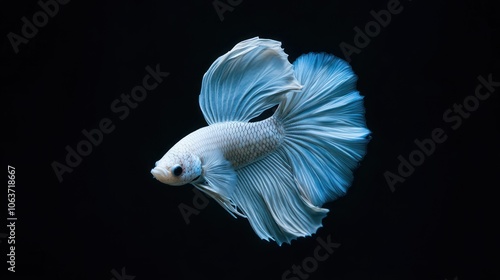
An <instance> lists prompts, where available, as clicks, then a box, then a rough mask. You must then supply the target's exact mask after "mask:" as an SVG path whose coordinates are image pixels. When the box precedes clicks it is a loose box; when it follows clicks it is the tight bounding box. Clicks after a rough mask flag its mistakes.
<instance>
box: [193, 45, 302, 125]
mask: <svg viewBox="0 0 500 280" xmlns="http://www.w3.org/2000/svg"><path fill="white" fill-rule="evenodd" d="M287 57H288V55H287V54H286V53H285V52H284V51H283V49H282V48H281V43H280V42H278V41H274V40H269V39H260V38H258V37H255V38H252V39H248V40H245V41H242V42H240V43H238V44H237V45H236V46H234V48H233V49H231V50H230V51H229V52H227V53H226V54H224V55H223V56H221V57H219V58H218V59H217V60H215V62H214V63H213V64H212V65H211V66H210V68H209V69H208V70H207V72H206V73H205V75H204V76H203V82H202V86H201V93H200V97H199V102H200V108H201V111H202V112H203V116H204V117H205V120H206V121H207V123H208V124H213V123H217V122H226V121H243V122H247V121H249V120H251V119H252V118H255V117H257V116H259V115H260V114H261V113H262V112H264V111H265V110H266V109H269V108H271V107H273V106H274V105H276V104H278V103H279V102H280V101H281V99H282V96H283V95H284V94H286V93H288V92H290V91H294V90H299V89H300V88H301V85H300V84H299V82H298V81H297V79H295V76H294V74H293V69H292V64H291V63H290V62H288V59H287Z"/></svg>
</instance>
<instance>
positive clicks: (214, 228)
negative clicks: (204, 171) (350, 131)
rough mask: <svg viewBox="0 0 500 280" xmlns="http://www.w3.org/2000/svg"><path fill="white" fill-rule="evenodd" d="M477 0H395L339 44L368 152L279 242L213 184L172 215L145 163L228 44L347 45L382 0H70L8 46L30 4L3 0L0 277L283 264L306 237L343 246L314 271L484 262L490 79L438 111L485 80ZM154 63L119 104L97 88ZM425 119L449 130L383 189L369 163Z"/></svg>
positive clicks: (490, 19)
mask: <svg viewBox="0 0 500 280" xmlns="http://www.w3.org/2000/svg"><path fill="white" fill-rule="evenodd" d="M223 2H224V1H223ZM493 2H494V1H411V2H410V1H402V2H401V5H402V7H403V11H402V12H401V13H400V14H398V15H393V16H392V18H391V21H390V24H389V25H388V26H387V27H385V28H382V30H381V32H380V34H379V35H378V36H375V37H374V38H372V40H371V42H370V43H369V44H368V45H367V46H366V47H365V48H363V49H362V50H361V52H360V53H359V54H353V55H352V56H351V58H352V61H351V65H352V67H353V69H354V71H355V72H356V74H357V75H358V78H359V80H358V88H359V90H360V92H361V93H362V94H363V95H364V96H365V105H366V118H367V124H368V127H369V129H370V130H371V131H372V132H373V134H372V136H373V139H372V141H371V142H370V144H369V146H368V153H367V156H366V157H365V159H364V160H363V161H362V163H361V166H360V168H359V169H358V170H357V171H356V173H355V180H354V183H353V185H352V187H351V188H350V190H349V192H348V193H347V195H346V196H345V197H343V198H341V199H339V200H337V201H335V202H331V203H328V204H327V205H326V207H328V208H329V209H330V210H331V211H330V214H329V215H328V217H327V218H325V219H324V220H323V223H324V227H323V228H321V229H320V230H319V231H318V232H317V233H316V235H314V236H313V237H310V238H301V239H299V240H297V241H294V242H292V244H291V245H288V244H286V245H283V246H281V247H280V246H278V245H276V244H275V243H273V242H266V241H262V240H260V239H259V238H258V237H257V236H256V235H255V234H254V232H253V230H252V229H251V228H250V225H249V224H248V222H247V221H246V220H245V219H241V218H240V219H234V218H232V217H231V216H230V215H229V214H228V213H227V212H226V211H225V210H223V209H222V208H221V207H220V206H219V205H218V204H217V203H215V202H214V201H210V203H209V204H208V206H207V207H206V208H205V209H203V210H201V211H200V213H199V214H198V215H193V216H191V217H190V221H191V222H190V224H189V225H186V223H185V221H184V219H183V217H182V215H181V214H180V212H179V209H178V206H179V204H181V203H185V204H186V205H191V206H192V205H193V202H192V199H193V196H194V193H193V192H192V187H191V186H183V187H169V186H166V185H163V184H161V183H159V182H158V181H156V180H155V179H153V178H152V176H151V174H150V169H151V168H152V167H153V166H154V162H155V161H156V160H158V159H159V158H160V157H161V156H162V155H163V154H164V153H165V152H166V151H167V150H168V149H169V148H170V147H171V146H172V145H173V144H175V143H176V141H178V140H179V139H181V138H182V137H183V136H185V135H186V134H187V133H189V132H191V131H193V130H195V129H197V128H200V127H202V126H204V125H206V124H205V121H204V119H203V116H202V114H201V111H200V109H199V106H198V94H199V91H200V86H201V79H202V76H203V74H204V72H205V71H206V70H207V69H208V67H209V66H210V64H211V63H212V62H213V61H214V60H215V59H216V58H217V57H218V56H220V55H222V54H224V53H225V52H227V51H228V50H229V49H231V48H232V47H233V46H234V45H235V44H236V43H238V42H240V41H241V40H244V39H248V38H251V37H254V36H260V37H262V38H271V39H275V40H278V41H281V42H282V43H283V47H284V49H285V52H287V53H288V54H289V59H290V61H292V62H293V60H295V59H296V58H297V57H298V56H299V55H301V54H303V53H307V52H311V51H314V52H328V53H332V54H335V55H337V56H340V57H344V56H343V54H342V51H341V49H340V48H339V45H340V43H341V42H345V43H348V44H351V45H354V36H355V31H354V30H353V28H354V27H356V26H357V27H359V28H361V29H363V28H364V27H365V25H366V23H368V22H370V21H372V20H373V17H372V16H371V15H370V11H371V10H375V11H379V10H381V9H386V7H387V3H388V1H349V2H348V1H329V3H326V1H325V2H320V1H307V2H306V1H273V2H265V3H262V2H259V3H256V2H255V1H247V0H245V1H243V2H242V3H241V4H240V5H237V6H236V7H234V10H233V11H228V12H225V13H224V14H223V16H224V20H223V21H221V20H220V19H219V17H218V15H217V12H216V10H215V9H214V7H213V5H212V1H170V2H168V1H109V2H103V1H75V0H73V1H71V2H69V3H68V4H66V5H64V6H61V7H60V10H59V12H58V14H57V15H56V16H55V17H53V18H51V19H50V20H49V21H48V24H47V25H46V26H44V27H43V28H40V29H39V31H38V33H37V34H36V36H34V37H33V38H32V39H29V42H28V43H27V44H21V45H20V46H19V53H18V54H15V53H14V51H13V49H12V46H11V44H10V43H9V40H8V39H7V34H8V33H9V32H14V33H16V34H21V27H22V25H23V22H22V21H21V18H22V17H23V16H26V17H27V18H29V19H31V18H32V15H33V14H34V13H35V12H37V11H39V10H40V7H39V6H38V4H37V3H36V1H29V2H28V1H24V3H23V2H18V5H17V7H6V6H4V5H6V3H4V4H3V5H2V6H4V7H2V11H1V13H2V14H1V21H2V26H1V27H2V36H3V37H2V38H3V39H2V48H1V53H2V61H1V65H2V67H3V68H4V70H5V71H4V72H3V74H2V83H1V85H0V86H1V93H2V104H3V110H2V112H3V113H4V115H3V121H4V126H3V130H4V136H3V137H2V153H3V160H4V162H3V163H4V167H5V166H6V165H7V164H9V165H12V166H15V167H16V183H17V186H16V190H17V192H16V214H17V217H18V221H17V227H16V245H17V247H16V270H17V272H16V273H15V275H14V274H12V273H10V272H9V273H8V272H7V264H6V263H5V259H6V256H5V255H6V254H7V242H6V239H3V240H2V241H3V242H2V243H1V244H0V248H1V254H2V255H1V256H0V260H2V265H1V268H2V272H1V273H2V275H3V274H4V272H5V275H7V278H4V277H3V276H2V279H11V278H12V279H13V276H18V277H19V278H21V277H25V278H24V279H54V280H55V279H65V280H67V279H105V280H109V279H112V278H113V274H112V272H111V271H112V270H113V269H115V270H116V271H118V272H120V271H121V269H122V268H125V269H126V274H127V275H133V276H135V279H136V280H144V279H148V280H152V279H281V277H282V275H283V273H284V272H285V271H286V270H288V269H291V267H292V265H294V264H296V265H301V263H302V261H303V260H304V259H305V258H307V257H310V256H313V252H314V249H315V248H316V246H317V245H318V242H317V241H316V237H317V236H320V237H322V238H324V239H325V238H326V237H327V236H330V237H331V239H332V241H333V242H337V243H340V244H341V246H340V247H339V248H338V249H336V250H335V252H334V253H333V254H331V255H330V257H329V258H328V259H327V260H326V261H324V262H320V263H319V265H318V269H317V270H316V271H314V272H312V273H310V275H309V278H308V279H312V280H314V279H440V280H441V279H460V280H462V279H499V276H500V274H499V272H498V249H499V246H498V241H497V238H498V236H499V235H498V230H495V229H494V226H495V224H498V218H497V217H496V216H497V215H496V214H497V213H498V207H495V206H496V205H495V204H497V203H498V202H497V198H496V196H495V195H494V194H495V191H496V190H497V189H498V187H499V186H500V184H499V180H498V167H499V164H498V158H499V148H498V143H499V140H500V137H499V133H498V132H499V118H498V115H497V112H498V111H499V109H500V108H499V97H498V92H500V88H497V91H495V92H494V93H492V95H491V97H490V98H489V99H487V100H485V101H482V102H481V103H480V105H479V107H478V109H477V110H476V111H474V112H472V113H471V115H470V117H469V118H468V119H464V120H463V123H462V124H461V126H460V127H459V128H458V129H456V130H453V129H451V124H452V123H447V122H445V121H444V120H443V113H444V112H445V111H446V110H448V109H450V108H452V106H453V104H454V103H457V104H461V103H462V102H463V100H464V98H465V97H467V96H470V95H472V94H474V90H475V88H476V85H478V84H479V82H478V80H477V77H478V76H479V75H482V76H483V77H487V76H488V75H489V74H490V73H491V74H493V79H494V80H497V81H499V80H500V74H499V73H500V71H499V70H500V69H499V65H500V63H499V62H500V61H499V50H500V42H499V37H498V31H499V29H498V27H499V26H500V25H499V24H498V23H499V22H498V15H499V13H498V12H499V10H498V9H495V8H494V7H493ZM156 64H160V68H161V70H162V71H166V72H169V73H170V76H169V77H167V78H165V80H164V81H163V82H162V83H161V84H160V85H159V86H158V88H156V89H155V90H153V91H151V92H150V93H149V94H148V96H147V98H146V99H145V100H144V101H142V102H140V103H139V105H138V107H137V108H135V109H132V110H131V111H130V114H129V115H128V116H127V117H126V118H125V119H124V120H120V119H119V118H118V117H119V114H116V113H113V112H112V111H111V109H110V105H111V103H112V102H113V101H114V100H115V99H117V98H119V97H120V95H121V94H122V93H126V94H129V93H130V91H131V89H132V88H133V87H134V86H136V85H140V84H141V83H142V78H143V77H144V76H145V75H146V74H147V72H146V70H145V67H146V66H148V65H150V66H152V67H153V68H154V66H155V65H156ZM103 118H109V119H111V120H112V121H113V124H114V125H115V126H116V128H115V130H114V131H113V132H111V133H109V134H106V135H105V136H104V139H103V141H102V143H101V144H100V145H99V146H97V147H94V148H93V151H92V153H91V154H90V155H89V156H87V157H84V158H83V160H82V162H81V164H79V165H78V166H77V167H76V168H74V170H73V172H72V173H66V174H64V175H63V179H64V180H63V182H61V183H60V182H59V181H58V180H57V177H56V175H55V173H54V171H53V170H52V167H51V164H52V163H53V162H54V161H58V162H60V163H64V162H65V156H66V151H65V147H66V146H67V145H69V146H71V147H73V148H75V147H76V145H77V143H78V142H80V141H81V140H83V139H85V138H84V136H83V135H82V133H81V131H82V130H83V129H87V130H91V129H95V128H97V127H98V126H99V122H100V121H101V120H102V119H103ZM438 127H439V128H443V129H444V130H445V132H446V134H447V136H448V138H447V140H446V141H445V142H444V143H442V144H439V145H437V147H436V151H435V152H434V153H433V154H432V155H431V156H429V157H427V158H426V159H425V162H424V163H423V164H422V165H421V166H419V167H417V168H416V169H415V171H414V173H413V174H412V175H411V176H410V177H408V178H407V179H406V181H405V182H403V183H398V184H397V185H396V186H395V188H396V191H395V192H391V190H390V189H389V187H388V184H387V182H386V180H385V178H384V172H386V171H390V172H393V173H397V168H398V164H399V160H398V156H399V155H402V156H403V157H405V158H408V155H409V154H410V152H412V151H413V150H415V149H416V146H415V144H414V143H413V141H414V140H415V139H424V138H429V137H430V136H431V132H432V130H433V129H434V128H438ZM4 182H5V183H4V184H5V185H7V179H5V181H4ZM4 190H5V189H4ZM1 193H3V195H2V196H4V195H5V196H4V197H2V198H1V201H2V203H1V204H0V205H1V207H2V208H3V209H2V210H1V213H6V208H7V203H6V200H7V195H6V191H4V192H1ZM3 215H4V214H2V217H4V216H3ZM2 220H3V221H5V218H2ZM2 224H6V222H2ZM1 232H7V229H6V228H5V226H1V227H0V233H1ZM28 277H29V278H28ZM455 277H457V278H455ZM290 279H293V278H290ZM117 280H118V279H117Z"/></svg>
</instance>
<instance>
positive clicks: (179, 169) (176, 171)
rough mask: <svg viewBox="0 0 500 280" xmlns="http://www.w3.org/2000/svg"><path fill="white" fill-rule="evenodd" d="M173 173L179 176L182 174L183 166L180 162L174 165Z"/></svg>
mask: <svg viewBox="0 0 500 280" xmlns="http://www.w3.org/2000/svg"><path fill="white" fill-rule="evenodd" d="M172 173H173V174H174V176H179V175H181V174H182V167H181V166H180V165H178V164H176V165H174V166H173V167H172Z"/></svg>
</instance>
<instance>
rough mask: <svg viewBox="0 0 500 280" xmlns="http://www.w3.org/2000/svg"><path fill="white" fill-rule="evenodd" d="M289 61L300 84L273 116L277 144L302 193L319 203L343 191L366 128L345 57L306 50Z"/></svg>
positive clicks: (361, 149)
mask: <svg viewBox="0 0 500 280" xmlns="http://www.w3.org/2000/svg"><path fill="white" fill-rule="evenodd" d="M293 65H294V72H295V77H296V78H297V80H298V81H299V82H300V83H301V84H302V85H303V88H302V90H301V91H299V92H289V93H287V96H286V99H285V100H284V101H283V102H282V103H281V104H280V105H279V107H278V109H277V110H276V112H275V114H274V116H275V117H276V118H277V119H278V120H279V121H281V123H282V125H283V127H284V130H285V134H286V136H285V143H284V145H283V149H284V150H285V151H286V152H285V153H286V154H287V155H288V157H289V162H290V165H291V167H292V169H293V174H294V175H295V177H296V179H297V181H298V183H299V185H300V188H301V189H302V190H301V191H302V192H303V195H304V196H305V197H306V199H307V200H308V201H310V202H311V203H312V204H313V205H315V206H321V205H323V203H325V202H328V201H332V200H334V199H336V198H338V197H340V196H342V195H344V194H345V193H346V191H347V188H348V187H349V186H350V185H351V183H352V180H353V170H354V169H355V168H356V167H357V166H358V163H359V161H360V160H361V159H362V158H363V156H364V155H365V153H366V146H367V144H368V142H369V135H370V131H369V130H368V129H367V128H366V123H365V116H364V112H365V110H364V107H363V97H362V96H361V95H360V94H359V92H358V91H357V90H356V80H357V77H356V75H355V74H354V73H353V71H352V69H351V67H350V66H349V64H347V62H345V61H343V60H342V59H339V58H337V57H335V56H333V55H328V54H323V53H320V54H317V53H309V54H305V55H302V56H300V57H299V58H298V59H297V60H296V61H295V62H294V63H293Z"/></svg>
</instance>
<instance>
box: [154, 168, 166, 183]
mask: <svg viewBox="0 0 500 280" xmlns="http://www.w3.org/2000/svg"><path fill="white" fill-rule="evenodd" d="M151 174H153V177H155V178H156V180H158V181H160V182H162V183H165V184H166V181H167V178H168V175H169V172H168V170H167V169H166V168H161V167H159V166H156V167H155V168H153V169H151Z"/></svg>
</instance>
